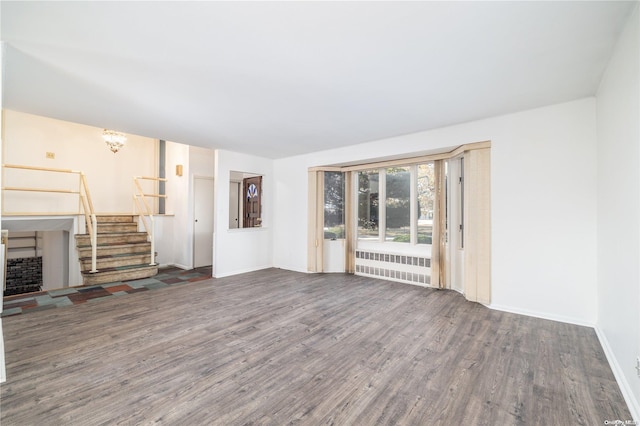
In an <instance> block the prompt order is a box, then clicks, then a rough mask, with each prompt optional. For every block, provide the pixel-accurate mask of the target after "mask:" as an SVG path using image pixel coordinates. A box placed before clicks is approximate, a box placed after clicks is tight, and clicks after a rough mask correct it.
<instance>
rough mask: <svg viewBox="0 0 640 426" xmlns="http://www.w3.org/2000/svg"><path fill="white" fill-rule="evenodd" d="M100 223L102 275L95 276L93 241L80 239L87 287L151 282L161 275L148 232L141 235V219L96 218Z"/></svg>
mask: <svg viewBox="0 0 640 426" xmlns="http://www.w3.org/2000/svg"><path fill="white" fill-rule="evenodd" d="M96 219H97V222H98V228H97V229H98V247H97V264H96V269H97V270H98V272H95V273H91V272H89V271H91V238H90V236H89V234H78V235H76V246H77V247H78V257H79V258H80V270H81V271H82V279H83V283H84V285H94V284H104V283H110V282H117V281H124V280H135V279H140V278H148V277H152V276H154V275H156V274H157V273H158V265H149V263H150V262H151V243H150V242H148V241H147V233H146V232H138V222H137V216H133V215H111V216H107V215H96Z"/></svg>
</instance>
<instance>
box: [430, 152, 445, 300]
mask: <svg viewBox="0 0 640 426" xmlns="http://www.w3.org/2000/svg"><path fill="white" fill-rule="evenodd" d="M433 172H434V177H435V185H434V186H435V192H436V193H435V209H434V212H433V230H432V232H431V286H432V287H436V288H446V273H447V267H446V256H445V253H446V250H445V248H446V245H445V244H446V229H445V228H446V225H445V223H446V222H445V221H446V211H445V206H446V200H445V197H444V186H445V174H444V165H443V160H435V161H434V162H433Z"/></svg>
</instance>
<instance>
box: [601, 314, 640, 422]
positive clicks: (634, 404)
mask: <svg viewBox="0 0 640 426" xmlns="http://www.w3.org/2000/svg"><path fill="white" fill-rule="evenodd" d="M594 329H595V330H596V335H597V336H598V340H599V341H600V345H601V346H602V349H603V350H604V354H605V356H606V357H607V361H609V366H610V367H611V371H613V376H614V377H615V378H616V382H618V386H619V387H620V392H622V397H623V398H624V401H625V402H626V403H627V407H629V411H631V416H632V417H633V420H635V421H636V422H640V402H639V401H638V400H637V399H636V398H635V396H634V395H633V392H632V391H631V386H630V385H629V382H628V381H627V379H626V377H625V376H624V374H623V373H622V367H620V364H619V363H618V359H617V358H616V356H615V354H614V353H613V350H612V349H611V345H609V340H607V336H606V335H605V334H604V332H603V331H602V330H601V329H600V327H598V326H596V327H594ZM619 420H622V421H624V420H631V419H619Z"/></svg>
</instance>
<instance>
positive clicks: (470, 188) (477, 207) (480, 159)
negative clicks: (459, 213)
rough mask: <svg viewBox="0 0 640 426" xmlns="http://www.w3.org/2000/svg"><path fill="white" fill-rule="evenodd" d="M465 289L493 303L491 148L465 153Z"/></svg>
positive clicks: (472, 298) (475, 297)
mask: <svg viewBox="0 0 640 426" xmlns="http://www.w3.org/2000/svg"><path fill="white" fill-rule="evenodd" d="M464 180H465V182H464V200H465V203H464V224H463V227H464V230H465V243H464V293H465V297H466V298H467V299H468V300H470V301H473V302H480V303H484V304H489V303H491V156H490V149H489V148H483V149H476V150H471V151H467V152H466V153H465V156H464Z"/></svg>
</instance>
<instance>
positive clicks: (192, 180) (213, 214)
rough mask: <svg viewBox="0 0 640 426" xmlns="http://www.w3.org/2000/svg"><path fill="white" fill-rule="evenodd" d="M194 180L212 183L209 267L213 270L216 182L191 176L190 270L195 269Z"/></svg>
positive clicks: (213, 179)
mask: <svg viewBox="0 0 640 426" xmlns="http://www.w3.org/2000/svg"><path fill="white" fill-rule="evenodd" d="M196 179H203V180H210V181H212V184H213V191H214V193H213V194H212V197H213V209H212V211H211V229H212V231H213V232H212V234H211V240H212V241H211V245H212V251H211V267H212V268H215V265H214V259H215V253H214V250H215V247H213V245H214V244H215V238H214V235H213V233H215V229H216V228H215V223H216V215H215V211H216V208H215V206H216V204H215V203H216V197H215V191H216V182H215V178H214V177H213V176H205V175H192V178H191V182H192V188H193V190H192V191H191V193H192V194H193V196H192V200H191V209H192V210H191V235H192V238H191V266H192V268H196Z"/></svg>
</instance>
